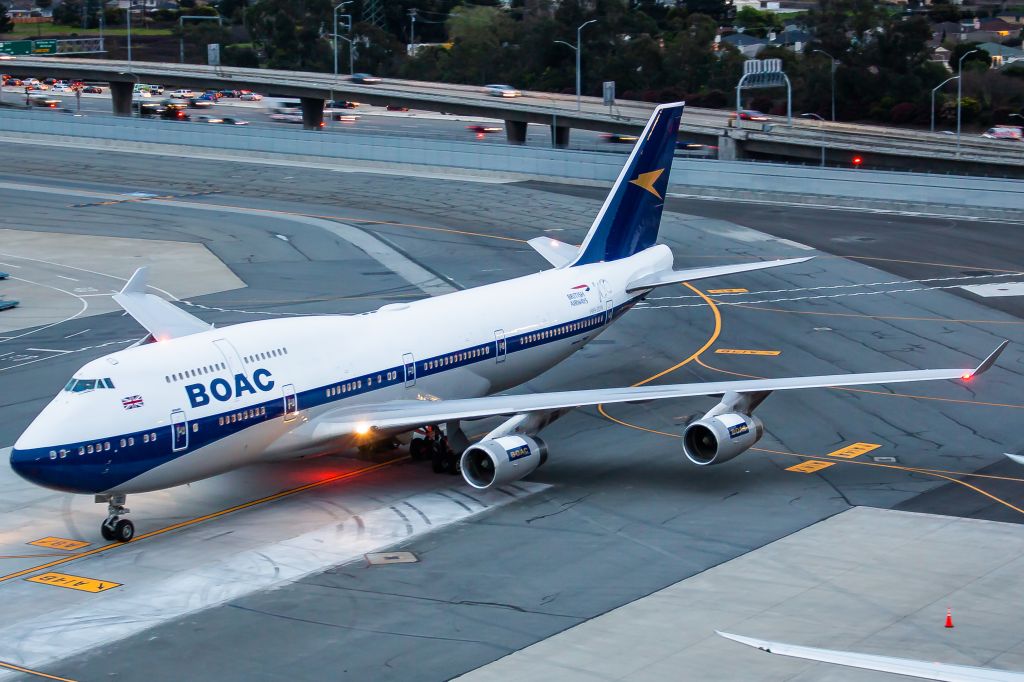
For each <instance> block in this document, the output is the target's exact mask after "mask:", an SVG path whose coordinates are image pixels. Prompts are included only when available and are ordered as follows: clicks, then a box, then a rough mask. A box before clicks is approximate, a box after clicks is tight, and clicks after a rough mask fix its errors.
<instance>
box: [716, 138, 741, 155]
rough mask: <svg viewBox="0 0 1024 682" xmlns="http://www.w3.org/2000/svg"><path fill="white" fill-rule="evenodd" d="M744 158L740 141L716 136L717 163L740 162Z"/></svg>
mask: <svg viewBox="0 0 1024 682" xmlns="http://www.w3.org/2000/svg"><path fill="white" fill-rule="evenodd" d="M745 158H746V154H744V152H743V145H742V144H741V141H740V140H737V139H736V138H734V137H730V136H729V135H719V136H718V160H719V161H742V160H743V159H745Z"/></svg>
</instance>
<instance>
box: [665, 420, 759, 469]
mask: <svg viewBox="0 0 1024 682" xmlns="http://www.w3.org/2000/svg"><path fill="white" fill-rule="evenodd" d="M763 435H764V424H763V423H761V420H760V419H758V418H757V417H752V416H751V415H749V414H736V413H733V412H727V413H725V414H719V415H715V416H713V417H704V418H703V419H700V420H698V421H695V422H693V423H692V424H690V425H689V426H687V427H686V430H685V431H683V452H684V453H686V458H687V459H688V460H690V461H691V462H693V463H694V464H697V465H699V466H710V465H712V464H721V463H722V462H728V461H729V460H730V459H732V458H733V457H735V456H736V455H739V454H741V453H743V452H746V451H747V450H749V449H750V448H751V447H753V446H754V444H755V443H756V442H757V441H759V440H761V436H763Z"/></svg>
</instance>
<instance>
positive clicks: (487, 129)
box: [466, 125, 501, 135]
mask: <svg viewBox="0 0 1024 682" xmlns="http://www.w3.org/2000/svg"><path fill="white" fill-rule="evenodd" d="M466 130H469V131H470V132H474V133H477V134H478V135H483V134H484V133H500V132H501V127H500V126H484V125H472V126H466Z"/></svg>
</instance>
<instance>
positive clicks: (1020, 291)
mask: <svg viewBox="0 0 1024 682" xmlns="http://www.w3.org/2000/svg"><path fill="white" fill-rule="evenodd" d="M960 288H961V289H964V290H966V291H969V292H971V293H972V294H976V295H978V296H984V297H985V298H993V297H996V296H1024V282H993V283H991V284H965V285H963V286H961V287H960Z"/></svg>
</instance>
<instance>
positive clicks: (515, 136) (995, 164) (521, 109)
mask: <svg viewBox="0 0 1024 682" xmlns="http://www.w3.org/2000/svg"><path fill="white" fill-rule="evenodd" d="M2 69H3V70H4V72H6V73H11V74H14V75H26V76H35V77H37V78H42V77H46V76H54V77H61V78H78V79H82V80H88V81H106V82H109V83H110V85H111V93H112V101H113V106H114V111H115V113H118V114H121V115H130V113H131V92H132V84H133V83H135V82H143V83H159V84H161V85H165V86H171V87H191V88H216V89H226V88H236V89H237V88H249V89H253V90H256V91H259V92H263V93H274V94H279V95H282V96H287V97H296V98H298V99H300V100H301V102H302V108H303V118H304V124H305V126H306V127H307V128H310V129H315V128H318V127H319V125H320V123H321V121H322V120H323V102H324V100H326V99H332V98H334V99H350V100H357V101H360V102H366V103H369V104H396V105H404V106H408V107H410V108H416V109H422V110H427V111H441V112H449V113H455V114H466V115H472V116H483V117H488V118H495V119H501V120H504V121H505V122H506V123H505V128H506V131H507V135H508V139H509V141H510V142H512V143H521V142H522V141H523V139H524V138H525V134H526V125H527V124H528V123H535V124H542V125H548V126H551V136H552V144H554V145H564V144H566V143H567V142H568V139H569V131H570V130H571V129H572V128H580V129H585V130H598V131H603V132H618V133H636V132H638V131H639V130H640V129H641V128H642V127H643V125H644V124H645V123H646V121H647V119H648V117H649V115H650V112H651V110H652V109H653V106H654V105H653V104H651V103H648V102H633V101H623V100H619V101H618V102H617V103H616V104H615V106H614V107H611V108H609V107H606V106H604V105H603V104H602V102H601V100H599V99H597V98H592V97H585V98H583V103H582V107H581V109H580V110H577V109H576V100H575V97H571V96H565V95H558V94H552V93H540V92H526V93H524V96H523V97H518V98H499V97H493V96H489V95H487V94H486V93H485V92H484V91H483V89H482V88H481V87H476V86H466V85H452V84H447V83H427V82H417V81H401V80H392V79H385V80H384V82H382V83H379V84H375V85H364V84H359V83H353V82H352V81H350V80H349V78H348V77H347V76H339V77H337V78H335V77H334V76H333V75H332V74H323V73H311V72H304V71H275V70H269V69H243V68H235V67H213V66H204V65H196V64H170V63H154V62H138V61H135V62H126V61H111V60H99V59H67V58H53V57H18V58H17V59H15V60H12V61H5V62H3V65H2ZM680 130H681V133H682V135H684V136H687V137H689V138H691V139H693V140H694V141H698V142H705V143H709V144H717V145H718V146H719V155H720V157H721V158H723V159H726V160H733V159H742V158H747V157H755V158H766V157H770V158H788V159H800V160H803V161H809V162H815V161H820V160H821V159H822V158H823V156H824V158H825V160H826V161H827V162H828V163H830V164H834V163H842V164H848V163H849V162H850V160H851V159H852V158H853V156H855V155H860V156H862V157H863V158H864V159H865V164H866V165H867V166H871V167H877V168H898V169H904V170H926V171H931V172H953V171H956V172H958V173H978V174H995V175H1004V176H1008V177H1024V154H1021V153H1020V152H1021V145H1020V143H1019V142H1014V141H1005V140H988V139H985V138H982V137H981V136H979V135H977V134H965V135H964V136H963V137H962V139H961V143H960V145H959V148H958V147H957V144H956V138H955V137H954V136H951V135H949V134H943V133H927V132H920V131H914V130H906V129H897V128H887V127H883V126H867V125H854V124H845V123H829V122H821V121H808V120H801V119H796V120H794V121H793V123H792V125H788V124H786V122H785V120H784V119H779V120H775V121H772V122H770V123H768V124H762V123H754V122H749V121H743V122H740V125H739V126H734V125H732V123H731V121H730V119H729V112H728V111H722V110H716V109H700V108H695V107H688V108H687V109H686V113H685V114H684V116H683V121H682V124H681V127H680Z"/></svg>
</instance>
